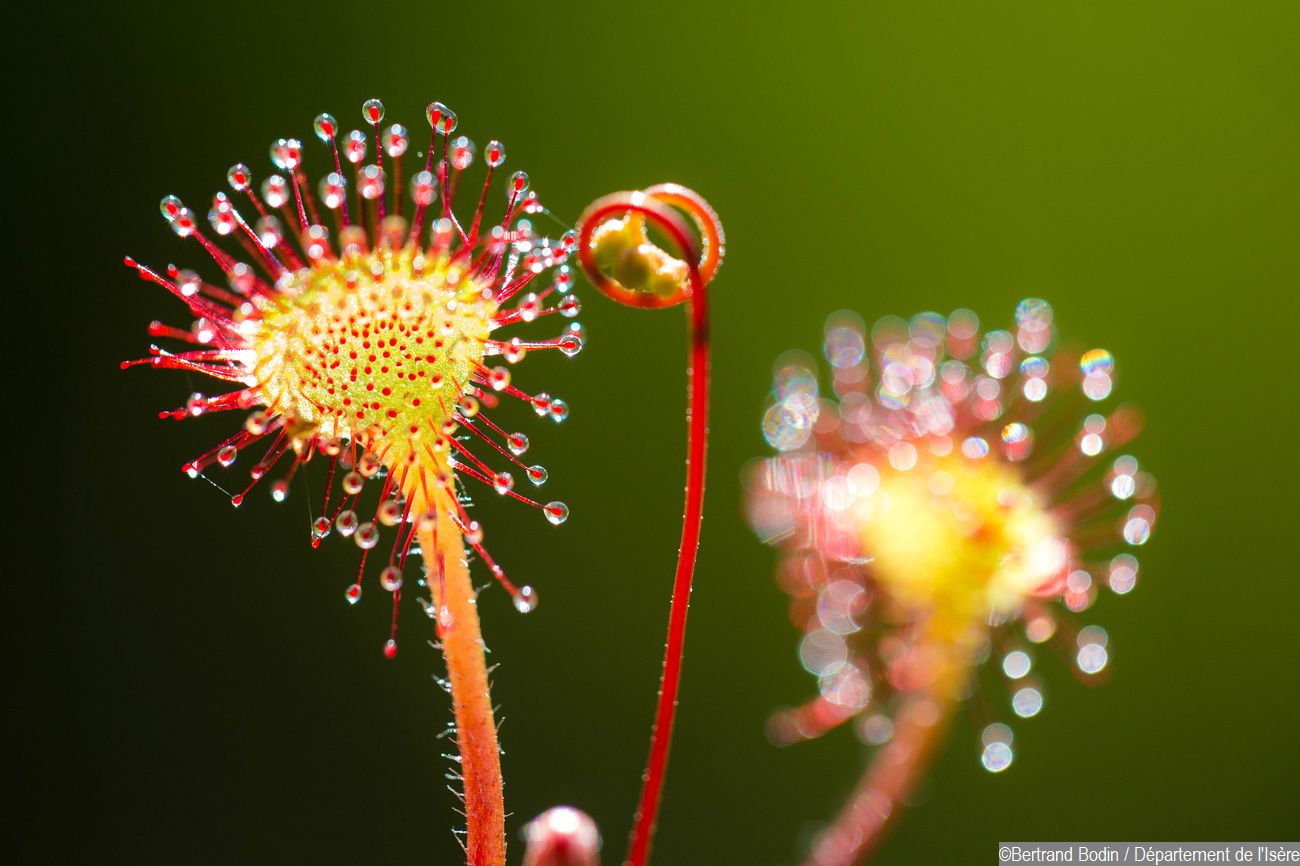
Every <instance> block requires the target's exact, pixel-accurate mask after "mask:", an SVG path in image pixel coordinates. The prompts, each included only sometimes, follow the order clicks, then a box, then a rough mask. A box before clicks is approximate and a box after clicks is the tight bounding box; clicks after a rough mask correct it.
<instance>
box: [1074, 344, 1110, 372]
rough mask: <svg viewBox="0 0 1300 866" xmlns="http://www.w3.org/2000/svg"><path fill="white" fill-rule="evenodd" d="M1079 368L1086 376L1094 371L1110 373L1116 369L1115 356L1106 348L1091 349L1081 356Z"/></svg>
mask: <svg viewBox="0 0 1300 866" xmlns="http://www.w3.org/2000/svg"><path fill="white" fill-rule="evenodd" d="M1079 370H1080V372H1082V373H1083V375H1084V376H1085V377H1087V376H1091V375H1093V374H1094V373H1105V374H1106V375H1110V374H1111V373H1112V372H1114V370H1115V358H1114V356H1112V355H1111V353H1110V352H1107V351H1106V350H1105V349H1089V350H1088V351H1086V352H1084V353H1083V355H1082V356H1080V358H1079Z"/></svg>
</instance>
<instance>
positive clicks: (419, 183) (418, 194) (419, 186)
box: [411, 171, 437, 206]
mask: <svg viewBox="0 0 1300 866" xmlns="http://www.w3.org/2000/svg"><path fill="white" fill-rule="evenodd" d="M436 190H437V187H436V186H435V185H434V183H433V172H429V171H420V172H418V173H417V174H416V175H415V177H413V178H411V198H413V199H414V200H415V203H416V204H418V205H424V206H427V205H430V204H432V203H433V199H434V196H435V194H436Z"/></svg>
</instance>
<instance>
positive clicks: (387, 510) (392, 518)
mask: <svg viewBox="0 0 1300 866" xmlns="http://www.w3.org/2000/svg"><path fill="white" fill-rule="evenodd" d="M377 517H378V518H379V522H380V523H382V524H383V525H384V526H396V525H397V524H398V523H400V522H401V520H402V504H401V503H400V502H398V501H397V500H396V499H385V500H384V501H383V502H381V503H380V504H379V511H378V514H377Z"/></svg>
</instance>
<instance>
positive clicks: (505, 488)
mask: <svg viewBox="0 0 1300 866" xmlns="http://www.w3.org/2000/svg"><path fill="white" fill-rule="evenodd" d="M514 488H515V478H514V476H513V475H511V474H510V473H509V472H498V473H496V474H495V475H493V476H492V489H493V490H495V491H496V492H497V493H498V494H500V495H501V496H505V495H506V494H507V493H509V492H510V491H511V490H514Z"/></svg>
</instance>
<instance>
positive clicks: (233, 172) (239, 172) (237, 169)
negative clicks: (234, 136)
mask: <svg viewBox="0 0 1300 866" xmlns="http://www.w3.org/2000/svg"><path fill="white" fill-rule="evenodd" d="M226 182H227V183H229V184H230V188H231V189H233V190H235V191H236V192H243V191H244V190H246V189H248V187H249V186H250V185H251V184H252V183H253V172H252V171H250V170H249V168H248V166H246V165H244V164H243V163H242V162H237V163H235V164H234V165H232V166H231V167H230V168H229V169H227V171H226Z"/></svg>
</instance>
